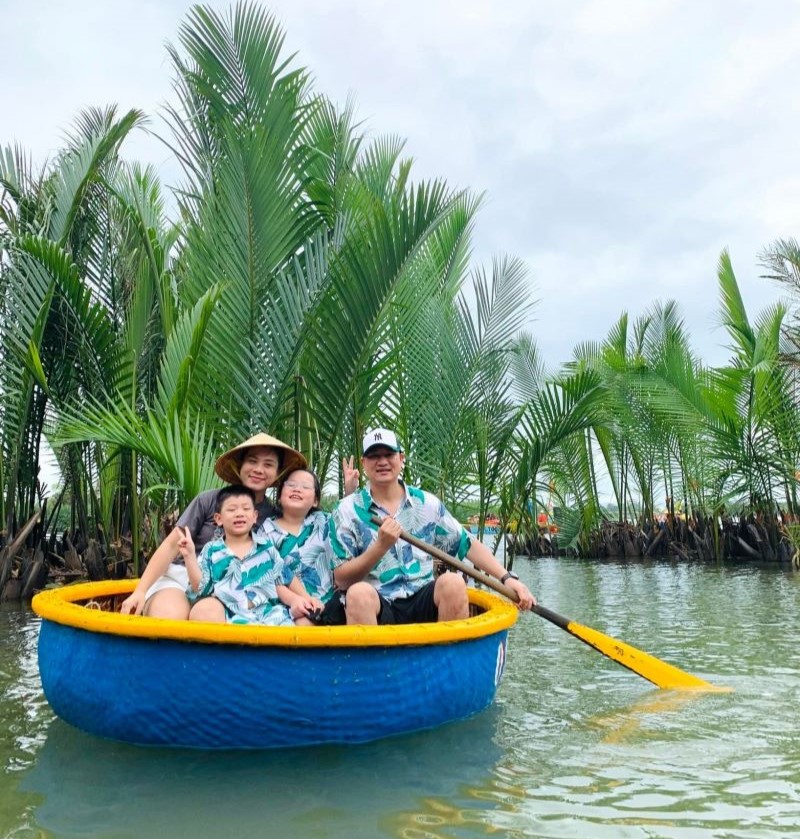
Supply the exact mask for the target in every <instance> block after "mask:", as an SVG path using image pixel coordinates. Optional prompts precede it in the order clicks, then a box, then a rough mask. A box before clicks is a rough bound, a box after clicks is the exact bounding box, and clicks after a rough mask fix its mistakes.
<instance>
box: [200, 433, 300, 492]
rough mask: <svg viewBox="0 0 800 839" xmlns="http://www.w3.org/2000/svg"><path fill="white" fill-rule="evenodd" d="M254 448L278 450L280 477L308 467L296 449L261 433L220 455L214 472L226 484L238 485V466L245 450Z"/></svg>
mask: <svg viewBox="0 0 800 839" xmlns="http://www.w3.org/2000/svg"><path fill="white" fill-rule="evenodd" d="M256 446H269V447H270V448H271V449H278V451H279V452H280V455H281V468H280V474H282V475H286V474H288V473H289V472H293V471H294V470H295V469H306V468H307V467H308V463H307V462H306V459H305V457H303V455H302V454H300V452H298V451H297V450H296V449H293V448H292V447H291V446H287V445H286V443H284V442H283V441H282V440H279V439H278V438H277V437H273V436H271V435H270V434H264V433H261V434H256V435H255V436H254V437H251V438H250V439H249V440H245V441H244V443H239V445H238V446H234V447H233V448H232V449H230V450H229V451H227V452H225V454H223V455H220V456H219V458H217V462H216V464H215V466H214V470H215V471H216V473H217V474H218V475H219V476H220V478H222V480H223V481H225V482H226V483H228V484H238V483H239V481H240V478H239V466H240V465H241V463H242V460H243V458H244V455H245V450H246V449H252V448H255V447H256Z"/></svg>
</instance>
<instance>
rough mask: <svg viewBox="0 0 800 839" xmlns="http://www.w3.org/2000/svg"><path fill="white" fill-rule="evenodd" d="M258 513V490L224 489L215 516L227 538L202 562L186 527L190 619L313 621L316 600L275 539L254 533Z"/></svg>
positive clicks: (206, 551) (210, 546) (182, 544)
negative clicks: (297, 578)
mask: <svg viewBox="0 0 800 839" xmlns="http://www.w3.org/2000/svg"><path fill="white" fill-rule="evenodd" d="M257 517H258V514H257V512H256V505H255V496H254V494H253V491H252V490H250V489H248V488H247V487H244V486H238V485H235V486H229V487H225V488H224V489H222V490H220V493H219V496H218V497H217V504H216V513H215V514H214V521H215V522H216V524H217V527H218V528H222V531H223V533H224V536H223V537H220V538H217V539H214V540H212V541H211V542H208V543H206V545H205V546H204V547H203V550H202V553H201V554H200V559H199V560H198V558H197V555H196V552H195V547H194V542H193V541H192V537H191V534H190V533H189V531H188V529H186V530H185V531H184V536H183V538H182V539H181V540H180V541H179V543H178V548H179V550H180V552H181V555H182V556H183V559H184V562H185V563H186V571H187V573H188V576H189V586H188V588H187V590H186V593H187V595H188V597H189V599H190V601H192V603H193V605H192V608H191V611H190V612H189V620H200V621H211V622H214V623H226V622H227V623H258V624H264V625H267V626H292V625H293V624H298V625H303V626H311V625H312V624H311V621H310V620H309V619H308V618H307V617H306V615H307V614H308V613H310V612H313V609H314V604H313V603H312V601H311V598H310V597H308V595H303V594H299V593H298V591H299V590H302V586H301V585H299V584H298V583H297V582H296V581H295V577H294V574H293V573H292V572H291V571H290V570H289V569H288V568H287V566H286V565H285V564H284V562H283V559H282V558H281V555H280V553H279V552H278V550H277V549H276V547H275V546H274V545H273V543H272V541H271V540H269V539H268V538H266V537H264V536H263V535H261V534H260V533H258V534H253V533H252V530H253V528H254V527H255V524H256V519H257ZM290 585H292V586H294V587H295V588H296V589H297V590H296V591H292V590H291V589H290V588H289V586H290Z"/></svg>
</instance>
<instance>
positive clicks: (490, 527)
mask: <svg viewBox="0 0 800 839" xmlns="http://www.w3.org/2000/svg"><path fill="white" fill-rule="evenodd" d="M480 521H481V518H480V516H478V515H474V516H470V517H469V518H468V519H467V530H469V532H470V533H472V534H473V535H474V534H476V533H477V532H478V526H479V524H480ZM499 528H500V519H499V518H498V517H497V516H496V515H494V514H493V513H490V514H489V515H488V516H486V519H485V520H484V526H483V532H484V533H497V531H498V529H499Z"/></svg>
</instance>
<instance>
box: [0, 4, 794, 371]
mask: <svg viewBox="0 0 800 839" xmlns="http://www.w3.org/2000/svg"><path fill="white" fill-rule="evenodd" d="M211 5H213V6H215V7H218V8H221V7H224V6H226V5H227V4H223V3H213V4H211ZM266 5H267V6H268V8H270V9H272V10H273V11H274V12H275V13H276V14H277V16H278V18H279V20H280V21H281V23H282V24H283V26H284V28H285V29H286V33H287V46H288V48H289V49H290V50H291V51H297V52H298V53H299V61H300V63H302V64H303V65H305V66H307V67H309V68H310V69H311V71H312V73H313V75H314V78H315V83H316V88H317V90H319V91H321V92H325V93H327V94H328V95H329V96H330V97H331V98H333V99H334V100H335V101H337V102H339V103H343V102H344V100H345V98H346V97H347V95H348V94H352V95H353V97H354V98H355V100H356V103H357V106H358V113H359V116H360V117H361V118H362V119H364V120H365V121H366V125H367V127H368V129H369V131H370V133H371V134H399V135H401V136H402V137H405V138H406V139H407V145H406V152H407V153H408V154H409V155H411V156H413V157H414V159H415V161H416V162H415V170H414V171H415V172H416V176H417V177H418V178H421V177H425V178H428V177H443V178H445V179H446V180H447V181H448V183H449V184H450V185H451V186H454V187H455V186H459V187H469V188H471V189H472V190H474V191H476V192H485V193H486V200H485V204H484V206H483V209H482V210H481V212H480V214H479V216H478V219H477V226H476V237H475V261H476V262H481V263H484V264H486V265H488V264H489V262H490V260H491V257H492V255H494V254H512V255H515V256H519V257H521V258H522V259H524V260H525V262H526V263H527V265H528V266H529V269H530V274H531V283H532V295H533V296H534V297H535V298H536V299H538V300H539V303H538V305H537V307H536V310H535V320H534V321H533V323H532V324H531V328H532V331H533V332H534V334H535V335H536V336H537V338H538V341H539V346H540V349H541V350H542V353H543V355H544V358H545V360H546V361H547V362H548V363H550V364H552V365H555V364H556V363H558V362H560V361H564V360H567V359H568V358H569V357H570V355H571V352H572V349H573V347H574V346H575V345H576V344H577V343H578V342H580V341H584V340H589V339H599V338H602V337H603V336H604V335H605V334H606V333H607V332H608V330H609V329H610V327H611V325H612V324H613V322H614V321H615V320H616V319H617V318H618V317H619V315H620V313H621V312H622V311H623V310H627V311H628V312H629V313H630V314H631V316H636V315H639V314H641V313H643V312H644V310H645V309H646V308H647V307H648V306H650V305H651V304H652V303H653V302H655V301H656V300H657V299H662V300H666V299H670V298H674V299H676V300H678V301H679V303H680V305H681V310H682V312H683V315H684V317H685V320H686V322H687V325H688V327H689V329H690V332H691V334H692V338H693V341H694V345H695V347H696V349H697V350H698V352H699V353H700V354H701V355H702V357H703V358H704V359H705V360H706V361H707V362H709V363H713V364H720V363H723V362H724V360H725V358H726V357H727V352H726V350H725V348H724V347H725V345H726V343H727V339H726V336H725V335H724V333H723V332H722V330H721V329H719V328H717V325H716V322H717V284H716V264H717V260H718V257H719V254H720V251H721V250H722V249H723V248H726V247H727V248H728V249H729V250H730V252H731V256H732V259H733V265H734V269H735V271H736V274H737V277H738V279H739V282H740V285H741V287H742V291H743V294H744V296H745V302H746V304H747V306H748V311H749V313H750V316H751V318H754V317H755V315H756V314H757V312H758V311H759V310H760V309H761V308H762V307H763V306H764V305H765V304H767V303H769V302H771V301H773V300H775V299H776V298H777V297H778V295H779V293H780V290H779V289H777V288H776V287H775V285H774V284H773V283H771V282H769V281H767V280H764V279H760V277H759V274H760V273H762V269H761V268H760V267H759V264H758V255H759V252H760V251H761V250H762V249H763V248H764V247H766V246H767V245H768V244H769V243H770V242H772V241H773V240H775V239H776V238H779V237H789V236H798V235H800V200H798V199H799V198H800V195H798V193H800V166H799V165H798V162H800V161H798V158H799V157H800V143H798V139H797V138H798V136H800V131H799V130H798V129H800V113H799V111H800V104H798V103H800V97H798V95H797V89H796V88H797V80H798V79H800V4H796V3H794V2H789V1H788V0H787V2H771V1H770V0H766V2H761V3H752V2H739V1H738V0H725V2H673V1H672V0H634V1H633V2H623V0H597V1H596V2H591V1H589V2H569V0H556V2H550V1H549V0H547V2H536V1H535V0H534V2H530V0H529V2H519V1H518V0H506V2H504V3H497V2H471V0H466V2H463V1H462V2H452V3H450V2H444V0H426V2H422V0H405V2H402V3H400V2H395V3H387V2H383V0H349V2H344V0H280V2H272V3H268V4H266ZM189 6H190V4H189V3H184V2H178V0H159V2H149V1H148V0H136V2H116V0H108V2H102V3H101V2H87V1H86V0H82V2H80V3H72V4H64V3H61V2H50V0H46V1H45V2H40V1H39V0H26V2H20V0H0V12H2V16H1V17H0V20H2V21H3V51H4V60H3V80H2V84H1V85H0V91H2V99H0V144H2V145H5V144H7V143H9V142H12V141H17V142H19V143H21V144H22V145H23V146H24V147H26V148H27V149H29V150H30V151H31V152H32V153H33V154H34V156H35V158H36V159H39V160H43V159H44V158H45V156H46V155H48V154H49V153H51V152H52V151H53V150H55V149H57V148H58V147H59V145H60V144H61V139H62V136H63V132H64V130H65V129H66V128H68V127H69V125H70V123H71V121H72V120H73V118H74V117H75V115H76V114H77V112H78V111H79V110H80V109H81V108H83V107H85V106H88V105H105V104H109V103H118V104H119V105H120V107H121V108H129V107H139V108H142V109H143V110H145V111H146V112H147V113H148V114H151V115H152V116H153V118H154V121H153V125H154V127H155V128H156V129H157V130H163V123H162V122H161V120H160V117H159V113H160V107H161V105H162V104H163V103H164V102H165V101H166V100H168V99H170V98H171V97H172V90H171V79H172V69H171V67H170V64H169V61H168V58H167V54H166V50H165V49H164V43H165V42H166V41H171V42H173V43H175V42H177V33H178V26H179V24H180V22H181V20H182V19H183V17H184V16H185V14H186V11H187V9H188V8H189ZM123 150H124V152H125V154H126V155H127V156H129V157H132V158H139V159H143V160H147V161H152V162H154V163H156V164H157V165H159V167H160V168H161V171H162V173H163V176H164V179H165V180H166V181H167V182H168V183H175V182H176V180H177V178H178V172H177V169H176V168H175V166H174V164H173V163H172V162H171V161H170V160H169V155H168V153H167V152H166V151H165V150H164V147H163V146H161V145H160V144H158V142H157V141H155V140H154V139H152V138H151V137H148V136H147V135H145V134H140V135H138V136H136V137H134V138H132V139H131V140H129V141H128V142H127V144H126V146H125V147H124V149H123Z"/></svg>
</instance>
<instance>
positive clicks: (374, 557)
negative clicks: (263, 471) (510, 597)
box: [331, 428, 536, 624]
mask: <svg viewBox="0 0 800 839" xmlns="http://www.w3.org/2000/svg"><path fill="white" fill-rule="evenodd" d="M404 463H405V456H404V454H403V449H402V446H401V445H400V444H399V442H398V440H397V436H396V435H395V433H394V432H393V431H390V430H388V429H386V428H378V429H376V430H375V431H371V432H369V434H367V435H366V436H365V437H364V441H363V446H362V458H361V464H362V469H363V472H364V474H365V475H366V477H367V480H368V481H369V483H368V484H367V486H366V487H365V488H364V489H363V490H361V491H360V492H355V493H353V494H352V495H349V496H347V497H346V498H343V499H342V500H341V501H340V502H339V504H338V505H337V507H336V508H335V509H334V511H333V518H332V521H331V542H332V544H333V551H334V554H335V563H334V564H335V566H336V567H335V570H334V579H335V581H336V586H337V588H338V589H340V590H342V591H345V592H346V595H345V612H346V616H347V623H348V624H376V623H382V624H387V623H388V624H390V623H418V622H427V621H437V620H458V619H461V618H467V617H469V601H468V599H467V587H466V584H465V582H464V580H463V579H462V577H461V575H459V574H442V575H441V576H440V577H438V578H437V579H434V576H433V560H432V559H431V558H430V556H429V555H428V554H426V553H425V552H424V551H421V550H419V549H418V548H415V547H412V546H411V545H409V544H407V543H406V542H403V541H402V540H400V538H399V537H400V530H401V529H402V530H406V531H407V532H409V533H411V534H412V535H413V536H416V537H417V538H418V539H422V540H423V541H425V542H428V543H429V544H432V545H435V546H436V547H438V548H441V549H442V550H444V551H446V552H447V553H449V554H450V555H451V556H456V557H458V558H459V559H463V558H465V557H466V558H467V559H469V560H470V561H471V562H472V563H473V564H474V565H475V566H476V567H477V568H479V569H480V570H481V571H484V572H486V573H487V574H489V575H491V576H492V577H495V578H497V579H498V580H500V581H501V582H503V583H505V584H506V585H507V586H508V587H509V588H513V589H514V591H516V592H517V594H518V596H519V606H520V608H521V609H530V608H531V606H532V605H533V604H534V603H535V602H536V601H535V600H534V597H533V595H532V594H531V593H530V591H528V588H527V586H525V585H524V584H523V583H521V582H520V581H519V578H518V577H517V575H516V574H511V573H509V572H506V570H505V569H504V568H503V566H502V565H501V564H500V563H499V562H498V561H497V560H496V559H495V558H494V556H492V553H491V551H490V550H489V549H488V548H487V547H486V546H485V545H484V544H483V543H481V542H479V541H477V540H473V539H472V538H471V537H470V535H469V534H468V533H467V531H466V530H465V529H464V528H463V527H462V526H461V525H460V524H459V523H458V521H456V519H454V518H453V516H451V515H450V513H448V512H447V510H446V509H445V506H444V504H442V502H441V501H440V500H439V499H438V498H436V496H434V495H431V493H429V492H424V491H423V490H421V489H417V488H416V487H410V486H406V484H405V483H403V481H402V479H401V477H400V476H401V475H402V473H403V465H404ZM372 516H378V517H379V518H382V519H383V523H382V524H381V526H380V527H379V528H378V527H376V526H375V525H374V524H372V522H371V518H372Z"/></svg>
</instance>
